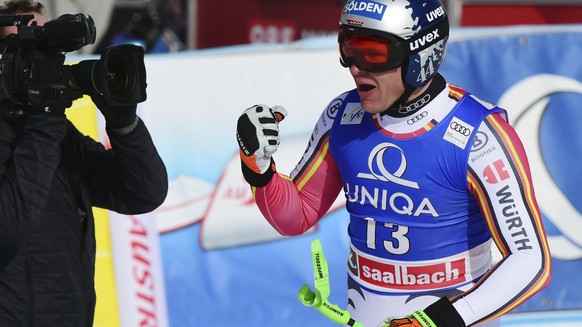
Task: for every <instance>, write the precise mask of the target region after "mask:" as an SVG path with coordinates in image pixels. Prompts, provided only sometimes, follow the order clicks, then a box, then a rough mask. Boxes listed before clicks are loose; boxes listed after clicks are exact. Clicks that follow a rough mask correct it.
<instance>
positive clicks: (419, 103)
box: [398, 94, 430, 114]
mask: <svg viewBox="0 0 582 327" xmlns="http://www.w3.org/2000/svg"><path fill="white" fill-rule="evenodd" d="M429 101H430V94H425V95H424V96H423V97H422V98H420V99H418V100H416V101H415V102H413V103H411V104H409V105H407V106H406V107H401V108H400V109H398V113H400V114H407V113H410V112H415V111H417V110H419V109H420V108H422V107H424V105H425V104H427V103H428V102H429Z"/></svg>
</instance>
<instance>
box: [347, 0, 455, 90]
mask: <svg viewBox="0 0 582 327" xmlns="http://www.w3.org/2000/svg"><path fill="white" fill-rule="evenodd" d="M339 23H340V32H339V37H338V43H339V50H340V62H341V64H342V65H343V66H344V67H350V66H351V65H352V64H355V65H356V66H357V67H359V68H360V69H363V70H367V71H386V70H389V69H393V68H396V67H400V66H402V78H403V81H404V82H405V83H406V84H407V85H409V86H410V87H411V88H419V87H422V86H424V85H425V84H426V83H428V81H430V79H431V78H432V77H434V75H435V74H436V73H437V71H438V70H439V68H440V67H441V65H442V63H443V62H444V59H445V51H446V44H447V39H448V37H449V22H448V17H447V14H446V12H445V8H444V6H443V4H442V3H441V1H440V0H375V1H372V0H349V1H348V2H347V3H346V4H345V6H344V9H343V12H342V14H341V16H340V22H339Z"/></svg>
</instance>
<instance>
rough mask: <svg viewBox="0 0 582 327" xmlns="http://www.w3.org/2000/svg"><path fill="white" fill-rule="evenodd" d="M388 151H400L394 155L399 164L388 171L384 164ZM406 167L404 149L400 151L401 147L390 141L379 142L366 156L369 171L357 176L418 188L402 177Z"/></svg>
mask: <svg viewBox="0 0 582 327" xmlns="http://www.w3.org/2000/svg"><path fill="white" fill-rule="evenodd" d="M388 151H399V152H400V156H398V155H396V157H398V158H399V160H400V164H399V165H398V169H396V171H394V172H390V171H388V169H387V168H386V165H385V156H386V155H387V152H388ZM397 153H398V152H397ZM392 157H393V156H392ZM406 168H407V163H406V156H405V155H404V151H402V149H401V148H399V147H398V146H396V145H394V144H392V143H380V144H378V145H376V147H375V148H374V149H372V151H371V152H370V156H369V157H368V169H370V173H359V174H358V177H359V178H365V179H371V180H379V181H383V182H393V183H396V184H398V185H402V186H406V187H410V188H414V189H417V190H418V189H420V187H419V186H418V183H416V182H413V181H409V180H405V179H404V178H402V175H404V172H405V171H406Z"/></svg>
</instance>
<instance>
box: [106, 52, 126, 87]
mask: <svg viewBox="0 0 582 327" xmlns="http://www.w3.org/2000/svg"><path fill="white" fill-rule="evenodd" d="M127 83H128V76H127V69H126V66H125V63H124V62H123V60H119V59H118V58H111V60H110V61H109V62H107V85H108V87H109V91H111V93H113V94H118V93H120V92H121V91H123V90H124V89H125V88H126V87H127Z"/></svg>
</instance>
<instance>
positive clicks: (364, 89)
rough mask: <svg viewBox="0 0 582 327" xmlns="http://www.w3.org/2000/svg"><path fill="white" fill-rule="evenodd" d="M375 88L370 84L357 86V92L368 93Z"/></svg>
mask: <svg viewBox="0 0 582 327" xmlns="http://www.w3.org/2000/svg"><path fill="white" fill-rule="evenodd" d="M375 88H376V87H375V86H374V85H371V84H358V91H360V92H369V91H372V90H373V89H375Z"/></svg>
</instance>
